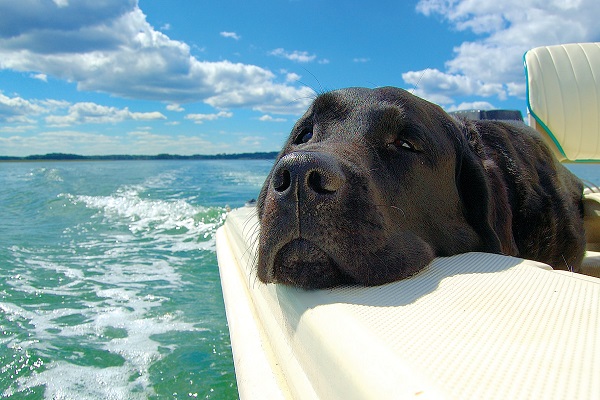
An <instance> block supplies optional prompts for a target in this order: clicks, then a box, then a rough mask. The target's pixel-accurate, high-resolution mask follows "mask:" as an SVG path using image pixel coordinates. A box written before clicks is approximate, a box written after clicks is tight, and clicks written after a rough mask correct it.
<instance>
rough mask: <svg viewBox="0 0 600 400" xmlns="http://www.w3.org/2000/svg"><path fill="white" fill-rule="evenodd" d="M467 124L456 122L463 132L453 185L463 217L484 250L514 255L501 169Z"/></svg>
mask: <svg viewBox="0 0 600 400" xmlns="http://www.w3.org/2000/svg"><path fill="white" fill-rule="evenodd" d="M460 125H462V126H460ZM468 125H469V124H468V123H466V124H460V123H459V126H460V128H461V131H462V132H461V134H460V137H459V140H458V142H459V146H458V148H457V165H456V184H457V186H458V192H459V195H460V199H461V201H462V206H463V212H464V215H465V218H466V219H467V222H468V223H469V224H470V225H471V226H472V227H473V229H475V231H476V232H477V234H478V235H479V236H480V237H481V239H482V242H483V246H484V248H483V250H484V251H486V252H490V253H501V254H506V255H517V254H518V249H517V245H516V243H515V239H514V237H513V234H512V222H511V221H512V211H511V208H510V204H509V201H508V192H507V189H506V185H505V183H504V180H503V178H502V172H501V171H500V170H499V169H498V166H497V165H496V164H495V163H494V162H493V161H492V160H491V159H489V158H488V157H486V154H485V149H484V146H483V144H482V142H481V136H480V135H479V133H478V132H476V131H475V130H474V128H473V127H470V126H468Z"/></svg>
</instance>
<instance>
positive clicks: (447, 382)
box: [217, 43, 600, 399]
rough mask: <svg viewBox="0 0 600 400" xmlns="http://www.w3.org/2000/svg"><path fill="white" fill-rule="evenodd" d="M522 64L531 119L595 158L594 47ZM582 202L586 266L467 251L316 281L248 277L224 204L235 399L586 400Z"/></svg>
mask: <svg viewBox="0 0 600 400" xmlns="http://www.w3.org/2000/svg"><path fill="white" fill-rule="evenodd" d="M525 64H526V71H527V80H528V85H529V91H528V105H529V108H530V111H531V114H530V116H531V119H532V120H533V121H534V123H533V124H532V125H534V126H536V128H537V129H540V130H542V131H544V132H543V133H544V134H545V135H546V136H547V137H548V138H549V139H548V140H549V141H550V143H551V144H552V146H553V148H554V150H555V151H556V152H557V154H558V156H559V157H560V158H561V159H562V160H565V161H577V160H582V159H583V160H592V159H593V160H598V159H600V111H599V110H600V44H597V43H596V44H577V45H564V46H552V47H544V48H537V49H533V50H531V51H529V52H528V53H527V54H526V55H525ZM548 82H550V83H548ZM573 92H577V93H575V94H573ZM540 93H541V94H540ZM557 110H558V111H557ZM574 110H578V111H577V112H575V111H574ZM558 114H560V116H559V115H558ZM565 127H568V128H569V129H568V130H567V129H565ZM567 131H568V133H567ZM584 203H585V224H586V233H587V235H588V252H587V254H586V258H585V260H584V266H583V272H584V273H586V274H588V275H594V276H595V277H594V276H588V275H583V274H578V273H573V272H570V271H555V270H552V268H550V267H549V266H547V265H545V264H542V263H539V262H535V261H531V260H524V259H519V258H514V257H507V256H501V255H496V254H487V253H467V254H461V255H457V256H453V257H445V258H437V259H435V260H434V261H433V262H432V263H431V264H430V265H429V266H428V267H427V268H426V269H424V270H423V271H422V272H420V273H419V274H417V275H415V276H413V277H411V278H409V279H405V280H402V281H398V282H394V283H391V284H387V285H383V286H379V287H369V288H367V287H359V286H347V287H340V288H335V289H329V290H316V291H305V290H301V289H296V288H293V287H288V286H283V285H274V284H268V285H266V284H263V283H261V282H260V281H258V278H257V276H256V271H255V261H256V255H255V254H256V253H255V252H256V244H257V234H258V229H257V227H258V221H257V219H256V213H255V208H254V207H252V206H248V207H243V208H240V209H236V210H234V211H232V212H230V213H229V215H228V217H227V221H226V222H225V224H224V226H223V227H221V228H220V229H219V230H218V232H217V256H218V260H219V269H220V273H221V282H222V287H223V295H224V299H225V307H226V311H227V320H228V323H229V330H230V334H231V344H232V348H233V357H234V364H235V370H236V377H237V382H238V391H239V395H240V398H241V399H404V398H416V399H600V278H599V277H600V253H597V252H595V251H597V250H599V249H600V194H598V193H593V192H592V191H588V192H586V196H585V201H584Z"/></svg>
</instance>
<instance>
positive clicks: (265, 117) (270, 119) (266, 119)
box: [258, 114, 287, 122]
mask: <svg viewBox="0 0 600 400" xmlns="http://www.w3.org/2000/svg"><path fill="white" fill-rule="evenodd" d="M258 120H259V121H263V122H286V121H287V119H285V118H274V117H272V116H270V115H268V114H265V115H263V116H262V117H259V118H258Z"/></svg>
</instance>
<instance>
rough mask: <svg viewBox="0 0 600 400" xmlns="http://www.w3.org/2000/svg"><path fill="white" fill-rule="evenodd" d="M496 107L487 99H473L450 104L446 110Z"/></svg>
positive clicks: (491, 108) (490, 108)
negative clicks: (455, 104)
mask: <svg viewBox="0 0 600 400" xmlns="http://www.w3.org/2000/svg"><path fill="white" fill-rule="evenodd" d="M494 108H496V107H495V106H494V105H493V104H491V103H488V102H487V101H474V102H463V103H460V104H459V105H457V106H454V105H453V106H451V107H448V108H447V109H446V111H460V110H493V109H494Z"/></svg>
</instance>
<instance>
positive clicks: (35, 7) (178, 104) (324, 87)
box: [0, 0, 600, 156]
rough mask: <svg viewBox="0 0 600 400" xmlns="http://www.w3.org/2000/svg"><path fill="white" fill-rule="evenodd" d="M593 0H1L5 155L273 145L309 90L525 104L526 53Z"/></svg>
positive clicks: (566, 36)
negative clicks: (399, 92) (392, 90)
mask: <svg viewBox="0 0 600 400" xmlns="http://www.w3.org/2000/svg"><path fill="white" fill-rule="evenodd" d="M599 15H600V1H598V0H502V1H499V0H414V1H410V0H406V1H404V0H395V1H391V0H382V1H358V0H347V1H344V2H342V1H333V0H218V1H216V0H212V1H211V0H205V1H200V0H0V155H4V156H27V155H32V154H46V153H54V152H60V153H75V154H82V155H108V154H140V155H145V154H149V155H153V154H160V153H170V154H182V155H192V154H219V153H244V152H259V151H277V150H279V149H280V148H281V146H282V144H283V143H284V141H285V139H286V138H287V135H288V134H289V131H290V129H291V127H292V126H293V125H294V122H295V120H296V119H298V118H299V117H300V115H302V113H303V111H304V110H305V109H306V108H307V107H308V105H309V104H310V102H311V101H312V99H314V97H315V96H316V95H317V94H318V93H322V92H324V91H328V90H334V89H339V88H343V87H350V86H365V87H371V88H374V87H378V86H397V87H401V88H404V89H407V90H410V91H412V92H413V93H414V94H416V95H418V96H421V97H423V98H425V99H427V100H429V101H432V102H435V103H437V104H439V105H441V106H442V107H443V108H444V109H446V110H447V111H453V110H459V109H470V108H477V109H492V108H505V109H518V110H521V112H522V113H523V114H524V115H525V114H526V101H525V76H524V71H523V54H524V53H525V52H526V51H527V50H528V49H531V48H534V47H537V46H545V45H554V44H562V43H573V42H597V41H600V24H599V23H598V22H597V19H598V16H599Z"/></svg>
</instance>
